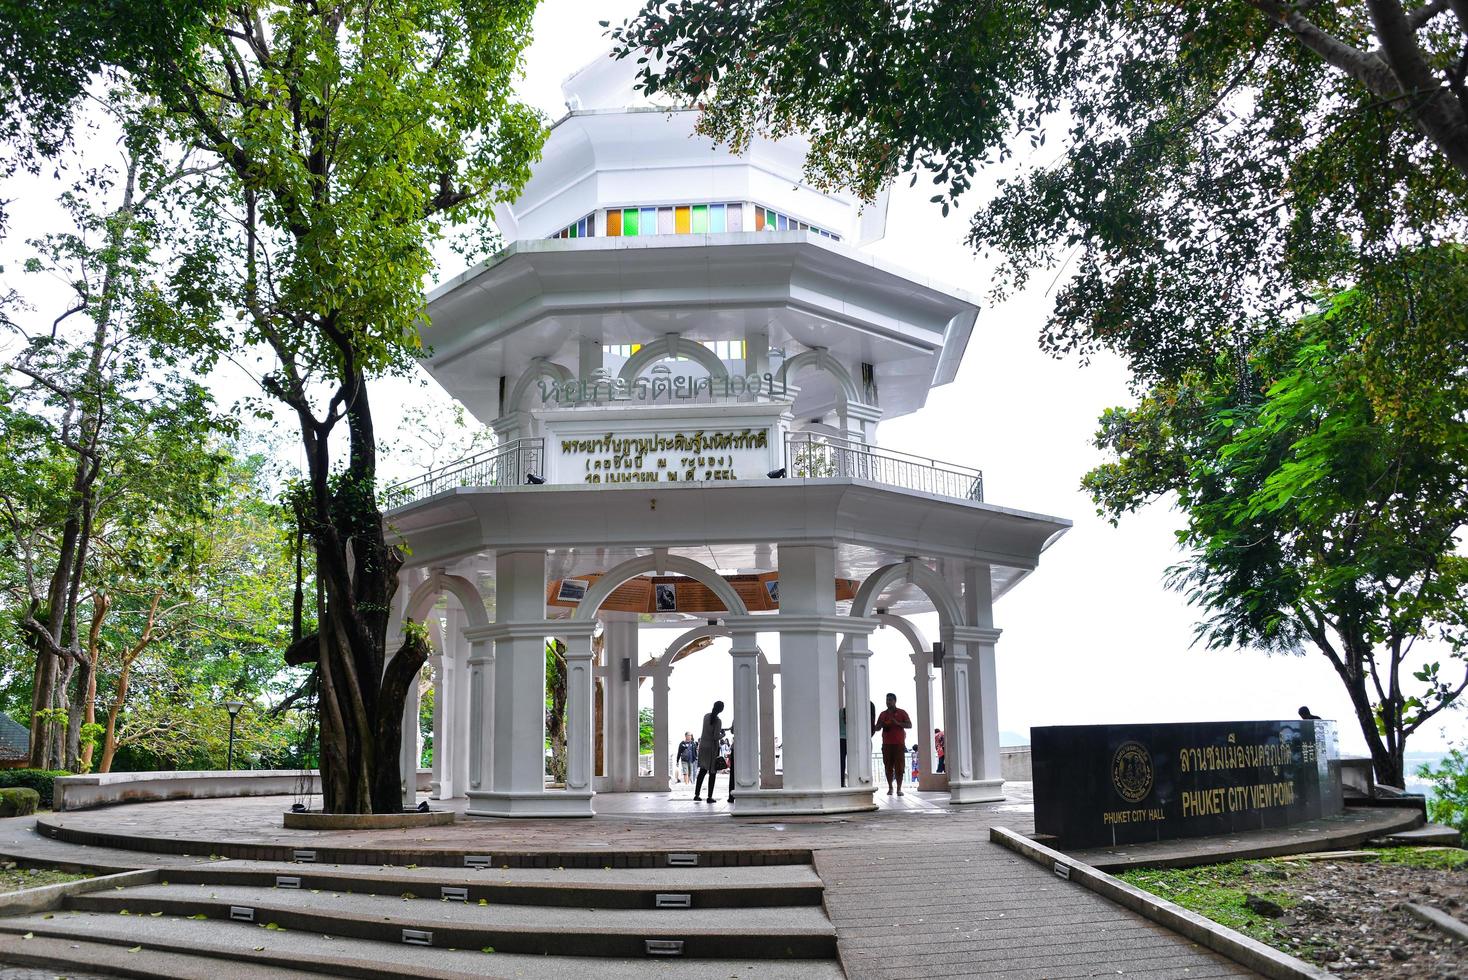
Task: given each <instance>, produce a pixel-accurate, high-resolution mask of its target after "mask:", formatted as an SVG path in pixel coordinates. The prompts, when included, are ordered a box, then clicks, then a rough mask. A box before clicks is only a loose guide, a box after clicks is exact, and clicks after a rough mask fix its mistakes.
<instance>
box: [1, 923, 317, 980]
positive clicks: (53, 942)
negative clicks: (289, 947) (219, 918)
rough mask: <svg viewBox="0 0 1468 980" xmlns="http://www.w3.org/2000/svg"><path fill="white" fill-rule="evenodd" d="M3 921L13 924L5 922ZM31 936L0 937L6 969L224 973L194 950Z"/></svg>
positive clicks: (252, 971) (256, 971) (189, 976)
mask: <svg viewBox="0 0 1468 980" xmlns="http://www.w3.org/2000/svg"><path fill="white" fill-rule="evenodd" d="M3 921H7V920H0V922H3ZM47 924H48V923H42V925H47ZM27 931H28V932H31V937H30V938H29V939H27V938H26V936H25V933H23V932H18V933H3V934H0V963H3V964H5V965H6V966H23V967H36V968H43V969H46V970H48V971H51V970H64V971H66V973H67V974H69V975H72V976H75V975H76V974H78V973H83V974H87V975H90V976H106V977H108V978H112V977H143V978H151V977H162V978H165V980H198V978H199V977H212V976H217V975H218V973H219V962H218V961H217V960H214V959H211V958H209V957H208V956H203V955H198V954H196V953H194V952H193V951H191V950H190V951H185V952H171V951H167V950H160V949H152V948H138V944H137V943H135V942H134V943H132V944H131V945H129V946H128V947H127V948H125V949H124V948H122V947H121V946H119V945H118V944H117V943H109V942H106V941H103V942H94V941H92V939H91V937H89V936H85V935H82V934H81V933H77V934H75V935H70V934H68V935H64V936H61V937H60V938H57V937H53V936H48V935H43V934H41V933H38V932H34V931H31V930H27ZM125 938H126V937H124V938H123V939H119V940H118V943H121V942H123V941H125ZM234 965H235V964H232V966H234ZM237 965H238V966H239V969H231V970H230V973H229V975H230V978H231V980H292V978H293V977H301V976H320V974H317V973H307V972H305V971H303V970H301V968H300V966H299V965H293V964H290V963H281V964H280V965H270V964H269V963H266V962H260V963H241V964H237Z"/></svg>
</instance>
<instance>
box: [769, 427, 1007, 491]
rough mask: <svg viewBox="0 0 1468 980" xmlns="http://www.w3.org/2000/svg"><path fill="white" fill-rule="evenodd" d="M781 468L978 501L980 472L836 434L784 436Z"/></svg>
mask: <svg viewBox="0 0 1468 980" xmlns="http://www.w3.org/2000/svg"><path fill="white" fill-rule="evenodd" d="M785 467H786V471H787V475H788V476H791V477H797V478H799V477H825V476H834V477H854V478H857V479H863V480H872V481H874V482H876V483H886V484H888V485H890V486H896V487H903V488H904V489H907V490H920V491H923V492H925V493H935V494H938V495H940V496H944V497H957V498H959V499H960V500H977V501H982V500H983V499H984V473H983V471H982V470H976V469H974V468H972V467H969V466H960V465H958V464H957V463H945V462H941V461H939V460H936V459H930V458H927V457H923V456H914V455H912V454H911V453H904V452H898V451H897V450H895V449H883V448H880V447H878V446H869V445H867V444H866V443H861V442H854V441H852V440H850V439H843V438H841V437H840V436H826V435H820V434H817V433H814V432H791V433H787V434H786V436H785Z"/></svg>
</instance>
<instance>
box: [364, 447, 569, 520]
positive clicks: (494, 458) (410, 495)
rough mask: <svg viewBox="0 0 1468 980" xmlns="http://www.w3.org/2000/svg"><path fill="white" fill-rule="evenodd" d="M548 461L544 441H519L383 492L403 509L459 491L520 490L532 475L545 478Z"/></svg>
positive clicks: (386, 500)
mask: <svg viewBox="0 0 1468 980" xmlns="http://www.w3.org/2000/svg"><path fill="white" fill-rule="evenodd" d="M544 459H545V440H544V439H539V438H536V439H516V440H514V441H513V442H507V443H504V444H502V445H498V446H491V447H490V448H488V449H481V450H480V451H479V452H477V453H475V454H473V455H472V456H466V457H465V458H463V459H460V460H455V461H454V462H452V463H448V464H446V465H444V466H440V467H438V468H437V469H432V470H429V471H428V472H427V473H424V474H422V475H421V476H417V477H414V478H413V479H411V480H405V481H403V482H402V483H395V484H392V485H391V486H389V487H388V488H387V489H386V490H384V491H383V498H384V499H383V503H384V505H385V506H386V507H389V508H392V507H401V506H403V505H404V504H410V503H413V502H414V501H416V500H423V499H424V498H426V497H431V496H433V495H434V494H436V493H440V492H442V491H444V490H450V489H453V488H455V487H505V486H510V487H513V486H519V485H520V484H522V483H525V482H526V479H527V477H528V476H529V475H530V474H532V473H533V474H537V475H543V473H542V470H541V464H542V461H543V460H544Z"/></svg>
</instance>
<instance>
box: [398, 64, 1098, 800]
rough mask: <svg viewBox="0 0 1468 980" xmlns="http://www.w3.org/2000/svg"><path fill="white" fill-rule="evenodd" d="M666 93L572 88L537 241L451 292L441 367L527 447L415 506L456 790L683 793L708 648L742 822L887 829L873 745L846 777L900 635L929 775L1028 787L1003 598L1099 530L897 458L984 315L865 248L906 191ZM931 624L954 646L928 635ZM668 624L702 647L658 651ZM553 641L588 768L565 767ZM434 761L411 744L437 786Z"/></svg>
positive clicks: (420, 583) (617, 77)
mask: <svg viewBox="0 0 1468 980" xmlns="http://www.w3.org/2000/svg"><path fill="white" fill-rule="evenodd" d="M632 73H633V66H632V65H631V63H630V61H623V62H617V61H613V60H611V59H610V58H601V59H598V60H597V61H595V62H593V63H592V64H590V65H588V66H587V67H586V68H584V69H582V70H581V71H579V72H578V73H576V74H575V75H573V76H571V77H570V78H569V79H568V80H567V82H566V83H565V85H564V87H563V88H564V93H565V96H566V101H567V106H568V109H569V111H568V113H567V114H566V115H565V116H564V117H563V118H561V119H560V121H558V122H557V123H555V125H554V126H553V127H552V129H551V131H550V135H549V138H548V140H547V142H546V144H545V150H544V156H543V159H542V160H541V161H540V163H539V164H538V165H537V166H536V168H535V171H534V174H533V176H532V178H531V179H530V181H529V183H528V184H527V185H526V187H525V189H524V191H523V193H522V194H521V195H520V196H519V198H518V199H517V200H516V201H515V202H514V204H513V205H512V206H510V207H507V208H502V209H501V210H500V212H499V213H498V215H497V220H498V224H499V227H500V229H501V231H502V232H503V233H504V236H505V238H506V240H507V241H508V242H509V244H508V245H507V246H506V247H504V248H503V249H502V250H501V251H500V252H498V253H497V254H496V255H494V256H493V257H492V258H490V259H488V260H487V261H485V262H483V263H481V264H480V265H478V266H476V267H474V268H472V269H470V270H469V271H467V272H465V273H463V274H462V275H460V276H458V277H457V278H456V279H454V280H452V281H450V282H448V283H445V284H444V285H442V286H441V287H440V288H438V289H437V290H436V291H434V293H433V294H432V295H431V296H430V298H429V303H428V317H427V318H426V322H425V325H424V326H423V328H422V340H423V344H424V347H425V350H426V351H428V352H429V353H428V354H427V355H426V356H425V358H424V361H423V363H424V366H425V367H426V369H427V370H428V371H429V373H430V374H431V375H432V376H433V377H434V378H435V379H436V380H437V381H438V382H439V383H440V384H442V385H443V387H444V388H445V389H447V391H448V392H449V393H450V394H452V395H453V396H454V397H456V398H457V399H458V400H459V401H460V402H462V403H463V404H464V405H465V406H466V407H467V408H468V410H469V411H470V412H471V413H473V414H474V415H475V416H476V417H478V418H479V419H480V420H482V421H484V422H486V423H488V424H489V425H490V426H492V427H493V429H494V432H495V433H496V435H497V437H498V439H497V443H496V445H495V446H494V447H493V448H491V449H489V450H486V451H484V452H481V453H479V454H477V455H474V456H472V457H470V458H468V459H464V460H461V461H459V462H456V463H453V464H450V465H448V466H444V467H440V468H438V469H436V470H434V471H431V472H429V473H426V474H423V475H421V476H419V477H417V478H415V479H412V480H410V481H408V482H407V483H404V484H401V485H399V486H397V487H395V488H392V490H391V491H390V497H389V500H388V503H389V506H390V509H389V511H388V515H387V521H388V524H389V527H390V530H391V532H392V533H393V534H394V535H397V536H398V538H399V539H400V540H401V541H402V542H403V543H404V544H405V545H406V547H407V549H408V550H409V551H410V557H409V559H408V564H407V565H405V566H404V568H403V570H402V572H401V575H402V580H401V583H400V588H399V589H398V594H397V597H396V599H395V600H394V603H395V604H394V611H393V615H394V623H395V624H396V626H395V627H394V629H395V630H396V631H399V632H400V630H401V627H402V624H403V622H404V621H405V620H409V619H411V620H412V621H415V622H427V623H428V624H429V625H430V630H429V634H430V637H431V642H432V644H433V646H434V650H433V656H432V658H431V661H430V663H431V667H432V675H433V683H434V684H435V685H436V688H437V689H436V691H435V697H434V712H433V734H434V747H435V751H434V753H433V782H432V786H433V795H434V796H435V797H437V798H441V799H451V798H456V797H467V798H468V800H467V805H466V809H467V813H469V814H470V815H480V816H511V817H524V816H529V817H553V816H554V817H560V816H589V815H591V814H593V813H594V810H595V795H596V794H597V793H609V792H613V793H614V792H648V791H659V792H666V791H667V790H668V787H669V772H668V768H669V764H670V763H669V757H670V755H671V748H672V742H671V741H670V739H672V738H676V737H677V736H678V735H680V734H681V731H680V732H676V733H673V732H670V731H669V715H670V705H669V693H668V692H669V678H670V674H671V672H672V671H673V670H674V669H676V666H677V663H678V661H679V659H680V656H682V655H685V654H687V653H688V652H690V648H693V649H695V650H700V651H701V652H699V653H698V656H700V657H701V658H710V657H723V656H727V658H728V664H729V671H730V672H729V684H728V687H727V688H726V689H725V690H727V691H728V694H727V695H726V697H725V700H726V701H727V702H728V708H727V710H726V712H725V715H724V724H725V725H726V726H727V727H730V728H732V729H733V730H734V751H733V767H732V779H733V782H732V795H733V807H732V809H733V812H734V813H735V814H736V815H739V814H750V813H755V814H760V815H774V814H812V813H838V812H845V811H856V810H867V809H871V808H872V807H873V806H874V800H873V793H874V790H875V788H876V782H875V780H874V778H873V772H872V760H871V756H870V754H869V752H867V751H865V750H864V747H865V746H866V744H867V742H866V740H865V739H863V738H859V737H858V738H856V739H855V740H854V741H853V749H852V751H851V753H850V757H849V760H848V763H847V765H848V773H847V775H848V778H847V780H846V785H845V786H842V785H841V774H840V756H839V748H838V737H839V726H840V723H841V709H842V707H843V705H851V706H852V712H851V713H850V716H851V717H852V718H853V730H854V731H860V730H861V724H860V722H859V721H856V719H863V720H865V719H866V718H867V715H868V708H867V705H868V704H869V702H871V701H873V700H876V699H877V698H880V695H881V693H882V692H875V693H874V692H872V691H871V690H870V683H869V675H868V661H869V659H870V657H871V652H870V648H869V645H868V642H869V640H868V638H869V635H870V634H871V633H872V632H873V631H874V630H876V629H878V628H880V627H883V626H885V627H889V628H892V629H895V630H896V631H898V632H899V633H900V634H901V635H902V636H903V637H905V638H906V640H907V641H908V643H909V644H910V646H911V662H912V666H913V672H914V678H915V680H916V686H917V698H916V704H915V706H914V707H915V710H914V711H913V716H914V719H913V720H914V732H913V737H914V739H915V740H916V741H918V743H919V745H920V771H921V773H922V781H921V784H920V785H921V788H922V789H926V790H935V791H946V792H947V793H948V794H949V797H950V800H951V802H953V803H976V802H981V801H990V800H997V799H1002V798H1003V793H1002V786H1003V780H1002V779H1001V778H1000V774H999V773H1000V768H999V731H998V720H997V712H996V706H997V697H998V692H997V691H996V690H995V657H996V647H997V644H998V642H999V635H1000V631H999V629H998V628H996V626H995V619H994V603H995V601H996V600H998V599H999V598H1000V597H1001V596H1003V595H1004V594H1005V593H1006V592H1008V591H1009V590H1010V589H1012V588H1014V587H1015V586H1016V585H1017V584H1018V583H1019V582H1020V581H1021V580H1022V579H1023V578H1024V577H1025V576H1026V575H1028V574H1029V573H1030V572H1031V571H1033V570H1034V569H1035V567H1036V566H1037V564H1038V561H1039V557H1040V553H1041V552H1043V551H1044V550H1045V549H1046V547H1047V546H1048V545H1049V544H1050V543H1051V542H1052V541H1054V540H1055V539H1056V538H1057V537H1059V536H1060V535H1061V534H1063V533H1064V532H1065V530H1066V529H1067V528H1068V527H1069V526H1070V524H1069V522H1068V521H1066V520H1063V519H1059V518H1054V517H1046V516H1043V515H1039V514H1033V513H1027V512H1025V511H1022V510H1015V509H1012V508H1009V507H1002V506H996V505H995V504H993V503H990V502H988V501H986V500H985V499H984V493H983V479H982V475H981V474H980V473H979V472H978V471H977V470H974V469H970V468H967V467H964V466H959V465H953V464H948V463H942V462H937V461H933V460H928V459H919V458H917V457H914V456H910V455H908V454H905V453H901V452H896V451H894V450H891V449H888V448H886V447H880V448H879V447H878V445H877V441H876V434H877V426H878V424H879V423H880V422H881V420H882V419H884V418H891V417H893V416H899V415H905V414H908V413H911V412H913V411H915V410H917V409H919V408H921V407H922V406H923V403H924V402H925V400H926V398H927V393H928V391H929V389H930V388H933V387H935V386H937V385H943V384H948V383H950V382H952V381H953V380H954V377H955V375H956V373H957V370H958V365H959V361H960V360H961V359H962V357H963V354H964V351H965V349H966V347H967V346H968V343H969V340H970V336H971V333H972V331H973V328H974V322H975V318H976V315H977V313H978V306H977V304H976V302H975V300H974V299H973V298H971V297H970V296H969V295H968V294H966V293H964V292H962V291H960V290H957V289H953V288H950V287H947V286H944V285H941V284H938V283H935V282H932V281H930V280H928V279H926V278H924V277H923V276H921V275H916V274H914V273H911V272H908V271H904V270H902V269H900V268H896V267H893V266H890V265H888V264H887V263H885V262H883V261H879V260H877V259H876V258H874V257H873V256H872V255H870V254H868V253H867V252H866V251H864V247H865V246H867V245H869V244H871V243H872V242H874V241H877V240H879V239H880V238H882V237H883V234H884V231H885V224H886V212H887V201H886V198H885V197H883V198H881V199H879V200H878V201H876V202H875V203H873V204H868V205H867V206H866V207H865V208H863V207H861V203H860V202H859V201H858V200H856V199H855V198H852V197H850V196H845V195H843V194H839V193H831V192H825V191H820V190H817V189H815V188H814V187H812V186H810V184H808V183H806V182H805V180H804V179H803V177H802V164H803V160H804V155H805V151H806V149H807V146H806V144H805V143H804V141H802V140H801V139H799V138H794V137H792V138H784V139H780V140H763V139H759V140H755V141H754V143H753V144H752V145H751V146H750V147H749V148H748V150H747V152H745V153H744V154H742V155H739V156H735V155H732V154H730V153H729V152H728V151H727V150H725V149H723V148H722V147H718V146H716V145H714V144H713V143H712V142H711V141H709V140H707V139H705V138H703V137H701V136H697V135H695V134H694V133H693V125H694V121H695V118H696V116H695V113H693V112H688V111H669V110H668V109H667V108H666V107H663V106H654V105H650V104H648V103H647V102H646V101H645V100H644V99H643V98H642V97H641V96H640V94H638V93H636V92H635V91H634V88H633V83H632ZM931 612H936V613H937V622H938V635H936V636H925V635H923V633H922V632H921V631H920V630H919V629H918V628H917V627H916V626H915V625H914V623H913V621H912V616H913V615H914V614H918V613H931ZM639 624H641V625H643V626H653V625H656V626H658V627H664V628H666V627H671V628H668V629H666V635H669V636H671V637H673V638H672V639H671V642H668V643H667V644H666V646H665V647H664V646H663V644H662V643H661V642H659V643H658V644H657V648H658V651H659V652H658V653H657V654H656V655H654V656H647V657H645V658H644V657H642V656H640V655H639V644H638V630H639ZM552 639H554V640H557V641H559V642H560V643H562V644H564V648H565V653H564V657H565V685H566V709H565V710H566V714H565V738H566V748H565V776H564V781H563V782H559V781H558V782H552V781H551V777H550V776H549V775H548V773H547V761H546V644H547V642H548V641H550V640H552ZM710 641H711V642H710ZM399 642H400V637H398V636H390V637H389V646H388V649H390V650H394V649H396V648H397V645H398V643H399ZM705 648H706V649H705ZM725 651H727V652H725ZM644 685H647V686H649V687H650V688H651V693H652V708H653V718H654V729H655V739H654V741H655V748H654V751H653V754H652V766H651V768H652V772H651V774H647V773H646V772H644V771H641V770H643V769H645V768H646V767H645V766H639V757H638V748H639V730H638V729H639V723H638V714H639V694H640V692H641V691H644V690H646V688H645V687H644ZM417 697H418V696H417V694H416V692H415V693H414V694H412V695H410V698H409V704H407V706H406V708H405V719H406V724H405V731H406V732H409V733H411V732H413V731H415V730H416V729H417V717H418V711H419V704H418V703H417ZM935 697H941V699H942V701H941V705H942V716H943V719H944V729H945V743H946V769H947V772H946V773H934V772H933V769H934V766H933V762H934V759H933V745H932V738H931V733H932V731H933V727H934V726H933V724H932V721H933V716H934V714H935V712H934V702H933V699H934V698H935ZM707 710H708V706H707V705H705V704H702V703H700V704H698V705H680V706H679V714H680V717H690V716H691V717H698V716H699V715H701V714H702V713H703V712H705V711H707ZM777 718H778V728H779V732H780V735H781V745H780V757H779V760H778V762H779V764H778V766H777V757H776V744H775V734H776V728H777ZM756 749H757V751H756ZM417 750H418V746H417V745H416V744H415V739H414V738H412V737H411V735H409V737H406V738H405V739H404V770H405V772H406V773H409V774H411V773H413V772H414V771H415V770H416V768H417V759H418V757H417V755H416V752H417ZM408 785H411V783H410V782H408V781H407V780H405V786H408ZM721 789H722V787H721ZM405 802H408V803H410V804H411V802H412V800H411V794H407V795H405Z"/></svg>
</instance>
